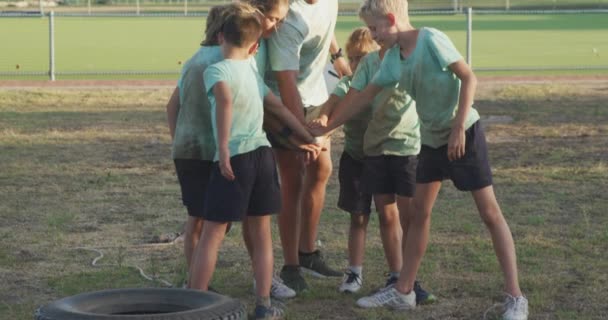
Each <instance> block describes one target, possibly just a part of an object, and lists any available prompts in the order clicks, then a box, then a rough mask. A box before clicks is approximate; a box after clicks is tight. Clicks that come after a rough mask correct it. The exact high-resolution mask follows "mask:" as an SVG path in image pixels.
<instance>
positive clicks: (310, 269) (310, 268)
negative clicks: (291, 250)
mask: <svg viewBox="0 0 608 320" xmlns="http://www.w3.org/2000/svg"><path fill="white" fill-rule="evenodd" d="M298 256H299V258H300V267H301V268H302V271H304V272H306V273H308V274H310V275H312V276H314V277H317V278H326V277H342V275H343V273H342V272H341V271H338V270H334V269H332V268H330V267H329V266H328V265H327V263H325V259H324V258H323V255H322V254H321V251H319V250H316V251H314V252H311V253H302V252H300V253H299V254H298Z"/></svg>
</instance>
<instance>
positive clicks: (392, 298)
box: [357, 286, 416, 310]
mask: <svg viewBox="0 0 608 320" xmlns="http://www.w3.org/2000/svg"><path fill="white" fill-rule="evenodd" d="M357 305H358V306H359V307H361V308H378V307H387V308H390V309H395V310H408V309H414V308H416V293H415V292H414V290H412V292H410V293H408V294H403V293H401V292H399V291H397V289H395V287H394V286H391V287H389V288H386V289H384V290H380V291H378V292H376V293H374V294H372V295H371V296H367V297H363V298H361V299H359V300H357Z"/></svg>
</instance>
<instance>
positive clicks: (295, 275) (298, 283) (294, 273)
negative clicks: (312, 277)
mask: <svg viewBox="0 0 608 320" xmlns="http://www.w3.org/2000/svg"><path fill="white" fill-rule="evenodd" d="M279 275H280V277H281V280H283V284H285V285H286V286H287V287H289V288H291V289H293V290H295V292H302V291H304V290H308V284H307V283H306V280H304V278H303V277H302V275H301V274H300V267H298V266H283V268H282V269H281V273H280V274H279Z"/></svg>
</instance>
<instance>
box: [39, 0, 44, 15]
mask: <svg viewBox="0 0 608 320" xmlns="http://www.w3.org/2000/svg"><path fill="white" fill-rule="evenodd" d="M38 6H39V10H40V16H41V17H44V5H43V4H42V0H38Z"/></svg>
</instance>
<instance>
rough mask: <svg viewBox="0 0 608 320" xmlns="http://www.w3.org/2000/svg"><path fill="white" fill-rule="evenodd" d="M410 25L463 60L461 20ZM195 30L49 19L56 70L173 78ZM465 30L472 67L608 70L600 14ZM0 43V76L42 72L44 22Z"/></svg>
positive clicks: (193, 22)
mask: <svg viewBox="0 0 608 320" xmlns="http://www.w3.org/2000/svg"><path fill="white" fill-rule="evenodd" d="M412 20H413V24H414V25H415V26H416V27H422V26H430V27H436V28H438V29H440V30H443V31H445V32H446V33H447V34H448V35H449V36H450V37H451V38H452V40H453V41H454V42H455V44H456V46H457V47H458V48H459V50H460V51H461V53H462V54H463V55H466V19H465V16H464V15H454V16H414V17H413V18H412ZM203 26H204V19H203V18H184V17H174V18H166V17H165V18H153V17H145V18H144V17H141V18H91V17H84V18H83V17H79V18H75V17H57V18H56V26H55V29H56V45H55V46H56V71H57V72H78V71H80V72H94V71H98V72H107V71H147V72H152V71H157V72H158V71H168V72H172V71H175V72H177V71H179V70H180V67H181V65H180V63H182V62H183V61H184V60H186V59H188V58H189V56H190V55H191V54H192V52H193V51H194V50H195V49H196V48H197V47H198V43H199V42H200V38H201V34H202V31H203ZM358 26H361V22H360V21H359V20H358V19H357V18H356V17H340V20H339V23H338V27H337V36H338V39H339V41H340V43H344V42H345V39H346V37H347V35H348V33H349V32H350V31H351V30H352V29H354V28H356V27H358ZM473 29H474V31H473V66H474V67H477V68H493V67H494V68H495V67H573V66H604V67H608V40H606V39H607V38H606V32H607V31H608V15H607V14H576V15H575V14H562V15H475V16H474V22H473ZM0 43H3V49H2V55H0V73H2V72H4V73H6V72H45V71H47V70H48V61H49V57H48V21H47V19H44V18H1V19H0ZM17 65H19V68H18V69H17ZM595 72H596V73H606V71H595ZM8 77H10V76H8ZM80 77H82V76H80ZM169 77H173V76H169ZM0 78H7V76H0Z"/></svg>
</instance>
